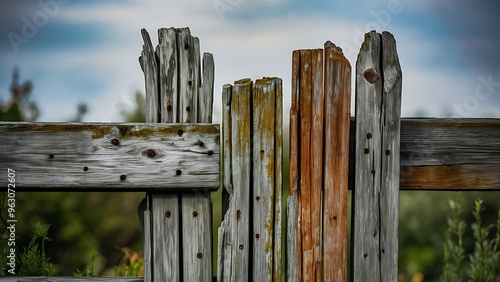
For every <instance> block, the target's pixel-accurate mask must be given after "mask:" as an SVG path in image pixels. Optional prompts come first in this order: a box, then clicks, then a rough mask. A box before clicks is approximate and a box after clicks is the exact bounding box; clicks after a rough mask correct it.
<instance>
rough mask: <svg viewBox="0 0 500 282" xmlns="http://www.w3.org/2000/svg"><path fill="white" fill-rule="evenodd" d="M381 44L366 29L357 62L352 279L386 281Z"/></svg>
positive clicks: (376, 35) (376, 36) (378, 36)
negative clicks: (382, 240) (383, 263)
mask: <svg viewBox="0 0 500 282" xmlns="http://www.w3.org/2000/svg"><path fill="white" fill-rule="evenodd" d="M380 48H381V39H380V34H378V33H376V32H370V33H367V34H366V35H365V41H364V42H363V45H362V46H361V50H360V52H359V55H358V60H357V63H356V151H355V155H356V156H355V158H356V171H355V187H356V188H355V190H354V198H353V206H354V211H353V223H354V231H353V232H354V242H353V252H352V260H353V266H352V267H353V270H354V271H353V273H352V274H351V277H352V279H353V281H384V280H381V273H380V271H381V269H380V260H379V256H380V248H379V246H380V245H379V241H380V239H379V236H380V225H379V224H380V202H379V201H380V189H381V187H380V185H381V181H380V177H381V159H380V158H381V149H382V143H381V142H382V129H381V126H380V119H381V114H382V113H381V105H382V87H383V85H382V79H381V77H382V73H381V66H380Z"/></svg>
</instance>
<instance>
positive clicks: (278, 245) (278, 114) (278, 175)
mask: <svg viewBox="0 0 500 282" xmlns="http://www.w3.org/2000/svg"><path fill="white" fill-rule="evenodd" d="M273 80H274V84H275V86H274V87H275V91H276V102H275V109H274V110H273V111H274V113H275V116H274V119H275V120H274V127H275V133H274V139H275V141H274V227H273V228H274V257H273V260H274V270H273V271H274V276H273V279H274V280H273V281H276V282H278V281H281V280H282V277H284V275H283V273H282V265H281V263H282V260H281V259H282V257H283V250H282V241H283V237H282V234H281V233H282V232H281V229H282V224H283V202H282V199H283V81H282V80H281V79H280V78H274V79H273ZM285 242H286V240H285Z"/></svg>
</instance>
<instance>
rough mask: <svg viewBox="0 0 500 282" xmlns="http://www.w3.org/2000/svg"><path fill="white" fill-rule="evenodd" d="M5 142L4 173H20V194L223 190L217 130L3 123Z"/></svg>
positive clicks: (0, 131) (0, 162) (0, 164)
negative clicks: (37, 192) (24, 191)
mask: <svg viewBox="0 0 500 282" xmlns="http://www.w3.org/2000/svg"><path fill="white" fill-rule="evenodd" d="M179 132H182V136H180V135H181V134H179ZM0 140H1V142H2V144H3V146H4V147H3V150H2V151H1V152H0V168H2V169H6V168H11V169H14V170H15V171H16V172H17V174H18V175H19V179H18V181H17V188H19V189H20V190H60V191H64V190H68V191H74V190H94V191H96V190H113V191H120V190H121V191H147V190H169V189H174V190H182V189H184V188H192V187H197V189H206V190H216V189H218V185H219V170H218V163H219V127H218V126H217V125H210V124H203V125H188V124H184V125H166V124H163V125H162V124H147V125H146V124H133V123H127V124H120V123H115V124H111V123H106V124H105V123H92V124H89V123H2V124H1V125H0ZM200 142H202V143H203V146H200V144H201V143H200Z"/></svg>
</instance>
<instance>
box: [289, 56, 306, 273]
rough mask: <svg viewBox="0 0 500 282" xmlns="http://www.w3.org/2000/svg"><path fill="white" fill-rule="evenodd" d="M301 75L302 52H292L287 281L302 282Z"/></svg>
mask: <svg viewBox="0 0 500 282" xmlns="http://www.w3.org/2000/svg"><path fill="white" fill-rule="evenodd" d="M299 73H300V52H299V51H298V50H295V51H293V52H292V89H291V96H292V97H291V100H292V103H291V107H290V136H289V140H290V154H289V157H290V188H289V194H290V196H289V198H288V199H287V237H288V238H289V239H290V240H289V242H288V243H287V253H286V279H287V281H302V239H301V236H300V231H299V230H300V227H299V226H300V225H301V214H300V211H301V209H300V207H299V200H298V197H299V196H298V193H299V127H298V122H299V121H298V120H299V116H298V115H299V92H300V91H299V87H300V84H299Z"/></svg>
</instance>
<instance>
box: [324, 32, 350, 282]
mask: <svg viewBox="0 0 500 282" xmlns="http://www.w3.org/2000/svg"><path fill="white" fill-rule="evenodd" d="M350 78H351V66H350V64H349V62H348V61H347V59H346V58H345V57H344V55H343V54H342V50H341V49H340V48H338V47H336V46H335V45H334V44H333V43H331V42H327V43H325V79H324V81H325V82H324V87H325V145H324V152H325V156H324V158H325V165H324V215H323V234H324V235H323V252H324V255H323V262H324V265H323V279H324V281H347V191H348V170H349V166H348V165H349V162H348V157H349V125H350V99H351V90H350V89H351V88H350V87H351V81H350V80H351V79H350Z"/></svg>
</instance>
